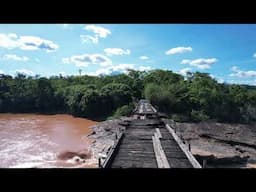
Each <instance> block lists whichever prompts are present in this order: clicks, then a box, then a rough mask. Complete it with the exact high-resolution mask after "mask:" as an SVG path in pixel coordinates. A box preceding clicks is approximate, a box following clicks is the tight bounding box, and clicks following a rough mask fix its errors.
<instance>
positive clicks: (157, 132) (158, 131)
mask: <svg viewBox="0 0 256 192" xmlns="http://www.w3.org/2000/svg"><path fill="white" fill-rule="evenodd" d="M156 134H157V137H158V138H159V139H161V138H162V134H161V132H160V130H159V128H156Z"/></svg>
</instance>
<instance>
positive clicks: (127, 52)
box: [104, 48, 131, 56]
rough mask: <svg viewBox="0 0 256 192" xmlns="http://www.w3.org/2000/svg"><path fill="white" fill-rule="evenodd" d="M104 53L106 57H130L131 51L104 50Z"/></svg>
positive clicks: (118, 49) (119, 49)
mask: <svg viewBox="0 0 256 192" xmlns="http://www.w3.org/2000/svg"><path fill="white" fill-rule="evenodd" d="M104 52H105V53H106V54H107V55H108V56H111V55H130V53H131V51H130V50H129V49H126V50H124V49H121V48H106V49H104Z"/></svg>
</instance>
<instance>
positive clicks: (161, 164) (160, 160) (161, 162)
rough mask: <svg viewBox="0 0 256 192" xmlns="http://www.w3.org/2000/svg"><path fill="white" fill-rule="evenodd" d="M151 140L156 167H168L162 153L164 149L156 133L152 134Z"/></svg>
mask: <svg viewBox="0 0 256 192" xmlns="http://www.w3.org/2000/svg"><path fill="white" fill-rule="evenodd" d="M152 140H153V147H154V151H155V155H156V160H157V166H158V168H170V165H169V163H168V160H167V158H166V156H165V154H164V150H163V149H162V146H161V142H160V140H159V138H158V136H157V134H156V133H155V134H154V136H152Z"/></svg>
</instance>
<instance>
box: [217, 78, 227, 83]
mask: <svg viewBox="0 0 256 192" xmlns="http://www.w3.org/2000/svg"><path fill="white" fill-rule="evenodd" d="M216 80H217V82H218V83H224V82H225V80H224V79H222V78H217V79H216Z"/></svg>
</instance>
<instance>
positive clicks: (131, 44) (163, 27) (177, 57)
mask: <svg viewBox="0 0 256 192" xmlns="http://www.w3.org/2000/svg"><path fill="white" fill-rule="evenodd" d="M128 68H131V69H136V70H150V69H167V70H172V71H174V72H177V73H180V74H183V75H185V74H186V72H187V71H191V72H195V71H200V72H206V73H209V74H211V76H212V77H213V78H215V79H216V80H218V81H219V82H227V83H238V84H251V85H256V25H253V24H240V25H238V24H95V25H94V24H0V73H5V74H10V75H15V74H17V72H21V73H24V74H27V75H36V74H40V76H47V77H49V76H52V75H59V74H60V73H61V74H63V75H78V74H79V72H78V71H79V69H81V70H82V74H88V75H100V74H116V73H120V72H122V73H125V72H126V71H127V69H128Z"/></svg>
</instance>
